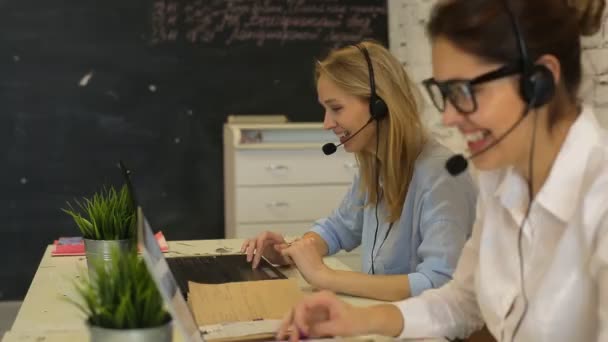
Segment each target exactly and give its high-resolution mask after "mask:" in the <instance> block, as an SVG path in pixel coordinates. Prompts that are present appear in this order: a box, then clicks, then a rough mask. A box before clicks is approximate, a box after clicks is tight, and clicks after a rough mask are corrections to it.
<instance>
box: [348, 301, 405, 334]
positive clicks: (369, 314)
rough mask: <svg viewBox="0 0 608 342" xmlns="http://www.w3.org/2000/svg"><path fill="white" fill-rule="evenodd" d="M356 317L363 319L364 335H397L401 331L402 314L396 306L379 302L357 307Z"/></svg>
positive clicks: (402, 323)
mask: <svg viewBox="0 0 608 342" xmlns="http://www.w3.org/2000/svg"><path fill="white" fill-rule="evenodd" d="M357 309H358V310H362V311H361V312H358V313H357V315H358V317H361V318H362V319H363V322H361V323H362V324H363V326H364V331H362V332H361V333H362V334H364V335H382V336H391V337H397V336H399V335H401V332H402V331H403V325H404V322H403V316H402V315H401V311H400V310H399V308H397V306H395V305H393V304H381V305H375V306H370V307H366V308H357Z"/></svg>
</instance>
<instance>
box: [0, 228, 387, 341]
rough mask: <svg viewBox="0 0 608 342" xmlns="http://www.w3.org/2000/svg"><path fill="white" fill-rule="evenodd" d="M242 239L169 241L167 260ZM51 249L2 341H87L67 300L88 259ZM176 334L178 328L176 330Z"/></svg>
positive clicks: (233, 245)
mask: <svg viewBox="0 0 608 342" xmlns="http://www.w3.org/2000/svg"><path fill="white" fill-rule="evenodd" d="M241 243H242V240H240V239H234V240H196V241H194V240H193V241H173V242H169V249H170V252H168V253H165V256H166V257H173V256H184V255H206V254H230V253H237V252H238V251H239V249H240V247H241ZM51 249H52V246H48V247H47V249H46V252H45V253H44V256H43V258H42V261H41V262H40V265H39V266H38V270H37V271H36V274H35V275H34V279H33V280H32V284H31V285H30V288H29V290H28V292H27V295H26V296H25V299H24V301H23V304H22V306H21V309H20V310H19V313H18V314H17V317H16V319H15V322H14V324H13V326H12V328H11V330H10V331H9V332H7V333H6V335H4V338H3V341H5V342H12V341H45V342H53V341H62V342H64V341H85V340H87V338H88V337H87V336H88V333H87V329H86V327H85V325H84V317H83V316H82V314H81V313H80V312H79V311H78V310H77V309H76V308H75V307H74V306H73V305H72V304H70V303H69V302H67V301H66V299H67V298H76V292H75V290H74V286H73V281H74V279H75V278H76V277H79V276H81V275H83V274H84V275H86V258H85V257H84V256H80V257H51ZM325 263H326V264H327V265H328V266H329V267H331V268H334V269H341V270H349V268H348V267H347V266H346V265H344V264H343V263H342V262H340V261H339V260H338V259H336V258H332V257H329V258H325ZM282 272H283V273H284V274H285V275H286V276H288V277H289V278H292V279H296V280H297V281H298V284H299V286H300V288H301V289H302V290H303V291H304V292H309V293H310V292H312V291H313V289H312V288H311V286H310V285H309V284H308V283H307V282H306V281H305V280H304V279H303V278H302V277H301V276H300V274H299V272H298V271H297V270H296V269H288V270H282ZM342 298H343V299H344V300H346V301H347V302H349V303H351V304H353V305H357V306H365V305H371V304H374V303H378V302H377V301H374V300H369V299H362V298H355V297H350V296H342ZM175 330H176V331H177V329H175Z"/></svg>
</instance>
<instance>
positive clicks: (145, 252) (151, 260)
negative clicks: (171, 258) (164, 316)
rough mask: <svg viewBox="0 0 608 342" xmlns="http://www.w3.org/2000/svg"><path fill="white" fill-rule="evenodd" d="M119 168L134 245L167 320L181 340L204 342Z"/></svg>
mask: <svg viewBox="0 0 608 342" xmlns="http://www.w3.org/2000/svg"><path fill="white" fill-rule="evenodd" d="M119 164H120V168H121V170H122V173H123V176H124V178H125V182H126V184H127V188H128V190H129V193H130V195H131V198H132V200H133V204H134V206H135V207H136V208H137V245H138V247H139V250H140V251H141V253H142V256H143V259H144V262H145V263H146V266H147V268H148V271H149V272H150V275H151V276H152V279H153V280H154V282H155V283H156V287H157V288H158V291H159V292H160V294H161V296H162V297H163V300H164V302H165V304H166V305H167V309H168V310H169V313H170V314H171V317H173V321H174V323H175V324H176V325H177V327H178V328H179V329H180V331H181V333H182V335H183V337H184V340H186V341H192V342H202V341H204V339H203V337H202V335H201V333H200V330H199V328H198V324H196V321H195V319H194V315H193V314H192V312H191V311H190V308H189V307H188V304H187V303H186V301H185V300H184V297H183V296H182V294H181V293H180V291H179V289H178V287H177V282H176V281H175V278H174V277H173V274H172V273H171V271H170V270H169V265H168V264H167V260H165V257H164V256H163V253H162V251H161V250H160V247H159V246H158V242H157V241H156V238H155V237H154V233H153V231H152V228H150V225H149V223H148V220H146V217H145V216H144V214H143V210H142V208H141V207H140V206H139V204H138V202H137V197H136V196H135V190H134V188H133V184H132V182H131V177H130V174H131V172H130V171H129V169H127V168H126V167H125V165H124V163H123V162H122V161H120V162H119Z"/></svg>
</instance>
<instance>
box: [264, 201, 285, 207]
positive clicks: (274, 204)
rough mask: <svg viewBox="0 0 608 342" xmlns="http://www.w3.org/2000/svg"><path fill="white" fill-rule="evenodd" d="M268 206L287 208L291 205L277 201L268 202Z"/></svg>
mask: <svg viewBox="0 0 608 342" xmlns="http://www.w3.org/2000/svg"><path fill="white" fill-rule="evenodd" d="M266 207H268V208H287V207H289V203H287V202H283V201H275V202H270V203H267V204H266Z"/></svg>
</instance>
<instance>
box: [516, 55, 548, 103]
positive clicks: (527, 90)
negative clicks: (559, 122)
mask: <svg viewBox="0 0 608 342" xmlns="http://www.w3.org/2000/svg"><path fill="white" fill-rule="evenodd" d="M521 90H522V93H523V94H522V96H523V98H524V100H525V101H526V102H527V103H530V102H531V101H532V100H534V104H533V106H532V108H539V107H542V106H544V105H546V104H547V103H549V102H550V101H551V99H552V98H553V95H554V94H555V80H554V79H553V73H552V72H551V70H549V68H547V67H546V66H544V65H542V64H536V65H534V67H533V68H532V70H531V72H530V73H529V74H528V75H523V76H522V83H521Z"/></svg>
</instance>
